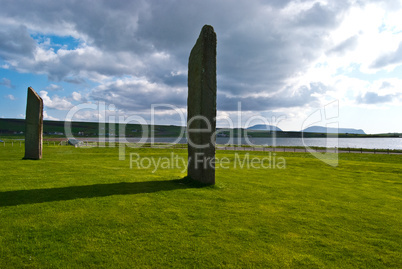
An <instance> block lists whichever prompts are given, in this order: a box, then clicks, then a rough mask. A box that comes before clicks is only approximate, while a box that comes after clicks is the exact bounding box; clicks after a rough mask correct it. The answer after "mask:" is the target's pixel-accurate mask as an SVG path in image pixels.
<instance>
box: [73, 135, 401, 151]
mask: <svg viewBox="0 0 402 269" xmlns="http://www.w3.org/2000/svg"><path fill="white" fill-rule="evenodd" d="M78 139H79V138H78ZM80 140H81V139H80ZM82 140H88V141H90V140H92V141H97V139H96V138H95V139H90V138H89V139H82ZM118 140H119V139H118V138H117V137H116V139H115V141H116V142H117V141H118ZM126 140H127V141H128V142H130V143H136V142H139V140H140V139H139V138H126ZM106 141H108V139H106ZM123 141H124V140H123ZM146 142H151V140H150V139H148V140H147V141H146ZM154 142H155V143H173V142H176V143H181V144H184V143H187V140H186V139H185V138H182V139H179V140H177V141H176V139H175V138H172V137H158V138H154ZM216 142H217V144H220V145H223V144H231V145H233V144H234V145H248V144H249V143H251V144H250V145H251V146H252V145H256V146H257V145H266V146H288V147H292V146H297V147H303V146H309V147H337V148H366V149H402V138H304V139H301V138H276V139H273V138H264V137H258V138H248V141H247V139H245V138H233V139H232V140H230V139H229V138H225V137H217V139H216Z"/></svg>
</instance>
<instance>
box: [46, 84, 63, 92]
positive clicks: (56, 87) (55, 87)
mask: <svg viewBox="0 0 402 269" xmlns="http://www.w3.org/2000/svg"><path fill="white" fill-rule="evenodd" d="M46 90H48V91H62V90H63V87H61V86H60V85H56V84H50V85H49V86H47V87H46Z"/></svg>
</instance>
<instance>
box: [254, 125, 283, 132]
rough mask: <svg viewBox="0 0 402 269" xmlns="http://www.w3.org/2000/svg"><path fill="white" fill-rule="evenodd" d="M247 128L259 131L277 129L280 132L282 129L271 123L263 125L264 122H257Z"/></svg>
mask: <svg viewBox="0 0 402 269" xmlns="http://www.w3.org/2000/svg"><path fill="white" fill-rule="evenodd" d="M247 130H259V131H277V132H282V130H281V129H280V128H278V127H276V126H273V125H265V124H257V125H254V126H251V127H248V128H247Z"/></svg>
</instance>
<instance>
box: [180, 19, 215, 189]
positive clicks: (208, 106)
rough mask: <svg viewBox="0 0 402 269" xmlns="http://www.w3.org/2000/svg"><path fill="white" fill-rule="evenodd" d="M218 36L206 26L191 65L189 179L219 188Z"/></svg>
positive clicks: (188, 132) (195, 48)
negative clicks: (217, 166) (217, 156)
mask: <svg viewBox="0 0 402 269" xmlns="http://www.w3.org/2000/svg"><path fill="white" fill-rule="evenodd" d="M215 130H216V34H215V32H214V28H213V27H212V26H210V25H205V26H204V27H203V28H202V30H201V33H200V36H199V37H198V39H197V42H196V43H195V45H194V47H193V49H192V50H191V53H190V59H189V63H188V99H187V139H188V172H187V173H188V176H189V177H190V178H192V179H193V180H196V181H199V182H201V183H205V184H215V139H216V137H215Z"/></svg>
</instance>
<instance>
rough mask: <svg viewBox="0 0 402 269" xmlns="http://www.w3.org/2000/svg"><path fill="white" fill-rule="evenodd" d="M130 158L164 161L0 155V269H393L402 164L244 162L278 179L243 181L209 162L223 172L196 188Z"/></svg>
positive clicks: (389, 160)
mask: <svg viewBox="0 0 402 269" xmlns="http://www.w3.org/2000/svg"><path fill="white" fill-rule="evenodd" d="M130 152H132V153H137V154H139V155H140V156H141V157H142V158H146V157H148V158H151V157H153V158H155V159H157V158H161V157H163V158H171V150H169V149H129V148H127V150H126V153H127V155H126V156H127V158H126V160H124V161H119V159H118V149H117V148H73V147H67V146H45V148H44V155H43V156H44V157H43V160H41V161H31V160H22V157H23V155H24V154H23V147H16V146H15V147H9V146H8V147H2V146H1V145H0V173H1V176H0V177H1V179H0V180H1V184H0V268H23V267H27V268H83V267H84V268H87V267H88V268H100V267H103V268H135V267H149V268H161V267H170V268H194V267H195V268H205V267H213V268H216V267H232V268H233V267H234V268H257V267H260V268H278V267H282V268H283V267H285V268H286V267H297V268H299V267H306V268H314V267H317V268H322V267H329V268H362V267H371V268H390V267H391V268H392V267H394V268H399V267H401V260H402V256H401V251H400V250H401V249H402V238H401V234H402V228H401V227H402V213H401V209H402V198H401V194H402V177H401V175H402V156H401V155H372V154H341V155H340V162H339V166H338V167H331V166H328V165H326V164H325V163H323V162H321V161H320V160H318V159H315V158H314V157H312V156H311V155H310V154H308V153H275V155H273V154H272V153H268V152H249V154H250V155H249V157H250V158H254V157H257V158H260V159H262V158H264V157H269V156H270V157H271V160H272V161H273V160H274V159H275V160H276V161H278V160H280V159H279V158H282V157H283V158H284V159H285V162H286V168H285V169H277V168H276V169H251V168H250V169H247V168H246V167H243V168H240V167H239V166H238V165H237V166H236V168H233V164H234V162H236V156H235V153H236V152H234V151H218V152H217V156H218V157H219V158H220V159H223V158H227V159H228V160H229V162H230V165H232V166H231V169H223V168H219V169H217V171H216V182H217V184H216V185H215V186H210V187H200V186H198V185H195V184H192V183H191V182H189V181H187V180H186V179H183V178H184V177H185V175H186V174H185V172H183V171H182V167H179V168H175V169H158V170H157V171H156V172H155V173H152V171H153V170H154V167H152V166H151V167H149V168H148V169H138V168H137V167H136V166H135V165H134V167H133V169H130V158H129V153H130ZM237 153H238V154H239V155H238V157H239V158H243V157H244V156H245V154H247V152H243V151H241V152H237ZM174 154H177V155H178V156H179V157H181V158H184V159H185V158H186V156H187V153H186V150H184V149H183V150H182V149H174ZM175 156H176V155H175ZM230 165H229V166H230ZM170 168H171V167H170Z"/></svg>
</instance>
